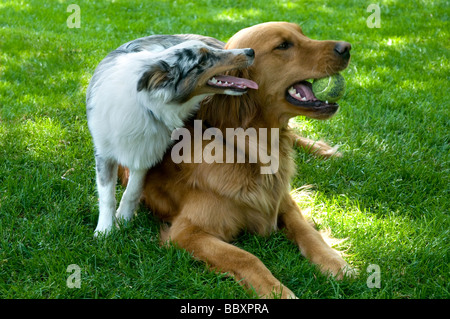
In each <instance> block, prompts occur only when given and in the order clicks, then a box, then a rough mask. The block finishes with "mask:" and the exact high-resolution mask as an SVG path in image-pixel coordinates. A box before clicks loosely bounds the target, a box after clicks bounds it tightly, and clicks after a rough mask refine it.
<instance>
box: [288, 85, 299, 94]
mask: <svg viewBox="0 0 450 319" xmlns="http://www.w3.org/2000/svg"><path fill="white" fill-rule="evenodd" d="M288 92H289V94H291V95H295V93H297V90H296V89H294V87H293V86H291V88H290V89H289V91H288Z"/></svg>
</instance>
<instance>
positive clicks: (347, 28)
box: [0, 0, 450, 299]
mask: <svg viewBox="0 0 450 319" xmlns="http://www.w3.org/2000/svg"><path fill="white" fill-rule="evenodd" d="M71 3H76V4H77V5H78V6H79V8H80V9H81V13H80V22H81V23H80V28H69V27H68V24H67V19H68V18H69V16H70V15H71V14H72V12H67V7H68V5H69V4H71ZM377 3H378V4H379V8H380V22H381V23H380V28H370V27H369V26H368V23H367V20H368V19H369V22H370V21H372V20H371V18H369V16H370V15H371V14H372V12H367V7H368V6H369V5H370V4H371V2H370V1H356V0H354V1H351V0H345V1H344V0H343V1H335V2H331V1H327V2H325V1H302V2H300V1H283V0H258V1H256V0H247V1H231V0H220V1H218V0H217V1H216V0H201V1H183V0H179V1H176V2H172V1H162V0H161V1H124V0H117V1H82V0H74V1H43V0H41V1H38V0H34V1H33V0H29V1H26V0H24V1H8V0H4V1H2V2H1V3H0V234H1V237H0V240H1V242H0V298H2V299H3V298H252V297H254V295H252V294H251V293H250V292H247V291H245V290H243V289H242V287H241V286H240V285H239V284H238V283H236V282H235V281H234V280H231V279H229V278H227V277H225V276H223V275H218V274H215V273H212V272H210V271H209V270H208V269H207V267H206V266H205V265H204V264H203V263H201V262H198V261H196V260H194V259H192V258H191V257H190V255H189V254H188V253H187V252H184V251H182V250H178V249H176V248H165V247H160V246H159V244H158V233H159V223H158V221H157V220H156V219H154V218H153V217H151V216H150V217H149V215H148V214H147V211H146V209H145V208H144V207H141V208H140V213H139V215H138V217H137V218H136V219H135V221H134V222H133V223H132V224H131V225H130V226H129V227H127V228H125V229H123V230H121V231H120V232H115V233H113V234H112V236H110V237H109V238H108V239H107V240H96V239H94V237H93V232H94V229H95V226H96V222H97V216H98V206H97V195H96V190H95V169H94V154H93V146H92V142H91V138H90V134H89V131H88V129H87V123H86V115H85V92H86V88H87V85H88V82H89V79H90V77H91V76H92V74H93V71H94V69H95V67H96V65H97V64H98V63H99V62H100V61H101V59H102V58H103V57H104V56H105V55H106V54H107V53H108V52H109V51H111V50H113V49H115V48H116V47H118V46H119V45H120V44H122V43H125V42H127V41H129V40H132V39H135V38H138V37H142V36H146V35H151V34H174V33H198V34H204V35H209V36H213V37H216V38H218V39H220V40H223V41H226V40H227V39H228V38H229V37H231V36H232V35H233V34H234V33H235V32H237V31H238V30H240V29H242V28H244V27H247V26H250V25H253V24H257V23H260V22H265V21H274V20H276V21H290V22H295V23H298V24H300V25H302V27H303V29H304V32H305V33H306V35H308V36H309V37H311V38H314V39H321V40H325V39H335V40H345V41H348V42H351V43H352V46H353V48H352V60H351V64H350V66H349V68H348V69H347V70H346V71H344V72H343V73H342V74H343V75H344V77H345V78H346V80H347V91H346V94H345V96H344V98H343V99H342V100H341V102H340V105H341V110H340V112H339V113H338V114H337V115H336V116H335V117H334V118H333V119H331V120H328V121H324V122H321V121H315V120H310V119H306V118H301V117H299V118H296V119H295V120H294V121H293V125H294V126H295V127H296V129H298V130H299V131H301V132H302V134H303V135H304V136H306V137H310V138H313V139H317V140H318V139H323V140H325V141H327V142H329V143H330V144H333V145H334V144H338V145H340V151H341V152H342V154H343V157H342V158H335V159H332V160H329V161H323V160H320V159H318V158H315V157H313V156H311V155H307V154H305V153H303V152H301V151H300V150H296V161H297V164H298V169H297V174H296V176H295V178H294V180H293V181H292V189H293V190H296V189H298V188H300V187H302V186H303V185H313V187H312V189H309V190H308V192H299V191H294V195H296V198H297V200H298V204H299V205H300V206H301V207H302V208H305V209H309V215H310V217H311V218H312V219H313V220H314V222H315V223H316V224H317V226H318V228H320V229H331V231H332V235H333V236H334V237H336V238H346V241H344V242H343V243H341V244H340V246H339V248H340V249H341V250H346V254H347V255H348V256H347V257H346V260H348V261H349V263H351V264H352V265H353V266H355V267H357V268H358V269H359V277H357V278H356V279H353V280H344V281H342V282H338V281H335V280H334V279H327V278H325V277H323V276H322V275H320V273H319V271H318V270H317V269H316V268H315V267H314V266H312V265H311V264H310V263H309V262H308V261H307V260H306V259H305V258H303V257H301V255H300V253H299V252H298V249H297V248H296V247H295V246H294V245H293V244H291V243H290V242H289V241H288V240H287V239H286V237H285V235H284V234H282V233H276V234H273V235H272V236H270V237H269V238H262V237H259V236H253V235H251V234H247V233H244V234H242V236H240V237H239V238H238V239H237V240H236V242H235V244H236V245H237V246H239V247H242V248H244V249H246V250H248V251H250V252H252V253H254V254H255V255H256V256H258V257H259V258H260V259H261V260H262V261H263V262H264V263H265V264H266V266H267V267H268V268H269V269H270V270H271V271H272V273H273V274H274V275H275V276H276V277H277V278H279V279H280V280H281V281H282V282H283V283H284V284H285V285H286V286H288V287H289V288H290V289H291V290H292V291H293V292H294V293H295V294H296V295H297V296H298V297H300V298H411V299H415V298H449V297H450V294H449V273H450V271H449V270H450V269H449V243H450V241H449V229H450V227H449V226H450V223H449V216H448V213H449V202H450V201H449V182H450V181H449V132H450V125H449V119H450V112H449V110H450V98H449V95H448V93H449V91H450V90H449V80H450V61H449V52H450V51H449V49H450V42H449V39H450V23H449V11H448V2H447V1H444V0H442V1H425V0H424V1H395V0H386V1H379V2H377ZM369 25H371V24H370V23H369ZM118 189H119V190H120V191H123V189H122V188H121V187H119V186H118ZM72 264H74V265H76V266H75V267H76V269H78V270H79V276H78V278H79V279H80V280H79V284H80V286H79V287H80V288H76V287H75V288H70V287H73V286H72V283H73V282H72V281H71V280H69V285H67V279H68V278H69V276H71V275H74V274H75V275H77V271H75V273H73V272H67V268H68V266H69V265H72ZM371 265H376V266H375V268H377V269H379V276H378V277H377V274H376V273H374V272H372V270H371V269H373V266H371ZM367 270H369V272H368V271H367ZM374 277H376V278H375V279H379V284H380V285H379V288H377V287H374V283H375V282H376V280H375V279H374ZM71 278H73V277H71ZM69 279H70V278H69Z"/></svg>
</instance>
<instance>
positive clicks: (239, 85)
mask: <svg viewBox="0 0 450 319" xmlns="http://www.w3.org/2000/svg"><path fill="white" fill-rule="evenodd" d="M207 85H209V86H212V87H215V88H221V89H227V90H233V91H236V92H245V91H247V89H254V90H257V89H258V84H256V83H255V82H253V81H251V80H248V79H243V78H238V77H235V76H230V75H216V76H214V77H212V78H211V79H210V80H208V82H207Z"/></svg>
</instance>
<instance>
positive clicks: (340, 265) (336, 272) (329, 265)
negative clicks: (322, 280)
mask: <svg viewBox="0 0 450 319" xmlns="http://www.w3.org/2000/svg"><path fill="white" fill-rule="evenodd" d="M318 264H319V268H320V271H321V272H322V273H323V274H324V275H327V276H332V277H334V278H336V279H337V280H342V279H344V278H354V277H356V276H357V275H358V271H357V270H356V269H354V268H352V267H351V266H350V265H349V264H348V263H347V262H346V261H345V260H344V259H342V257H341V256H340V255H339V254H338V253H337V252H336V251H334V250H333V251H332V252H331V253H330V254H328V255H327V256H323V257H322V258H321V261H320V262H319V263H318Z"/></svg>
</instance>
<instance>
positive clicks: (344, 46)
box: [334, 41, 352, 59]
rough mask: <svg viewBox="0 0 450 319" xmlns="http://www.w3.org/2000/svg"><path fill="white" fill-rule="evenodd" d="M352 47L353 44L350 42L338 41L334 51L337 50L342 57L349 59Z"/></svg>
mask: <svg viewBox="0 0 450 319" xmlns="http://www.w3.org/2000/svg"><path fill="white" fill-rule="evenodd" d="M351 49H352V45H351V44H350V43H348V42H344V41H341V42H337V43H336V45H335V46H334V52H336V53H337V54H338V55H339V56H340V57H341V58H343V59H349V58H350V50H351Z"/></svg>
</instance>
